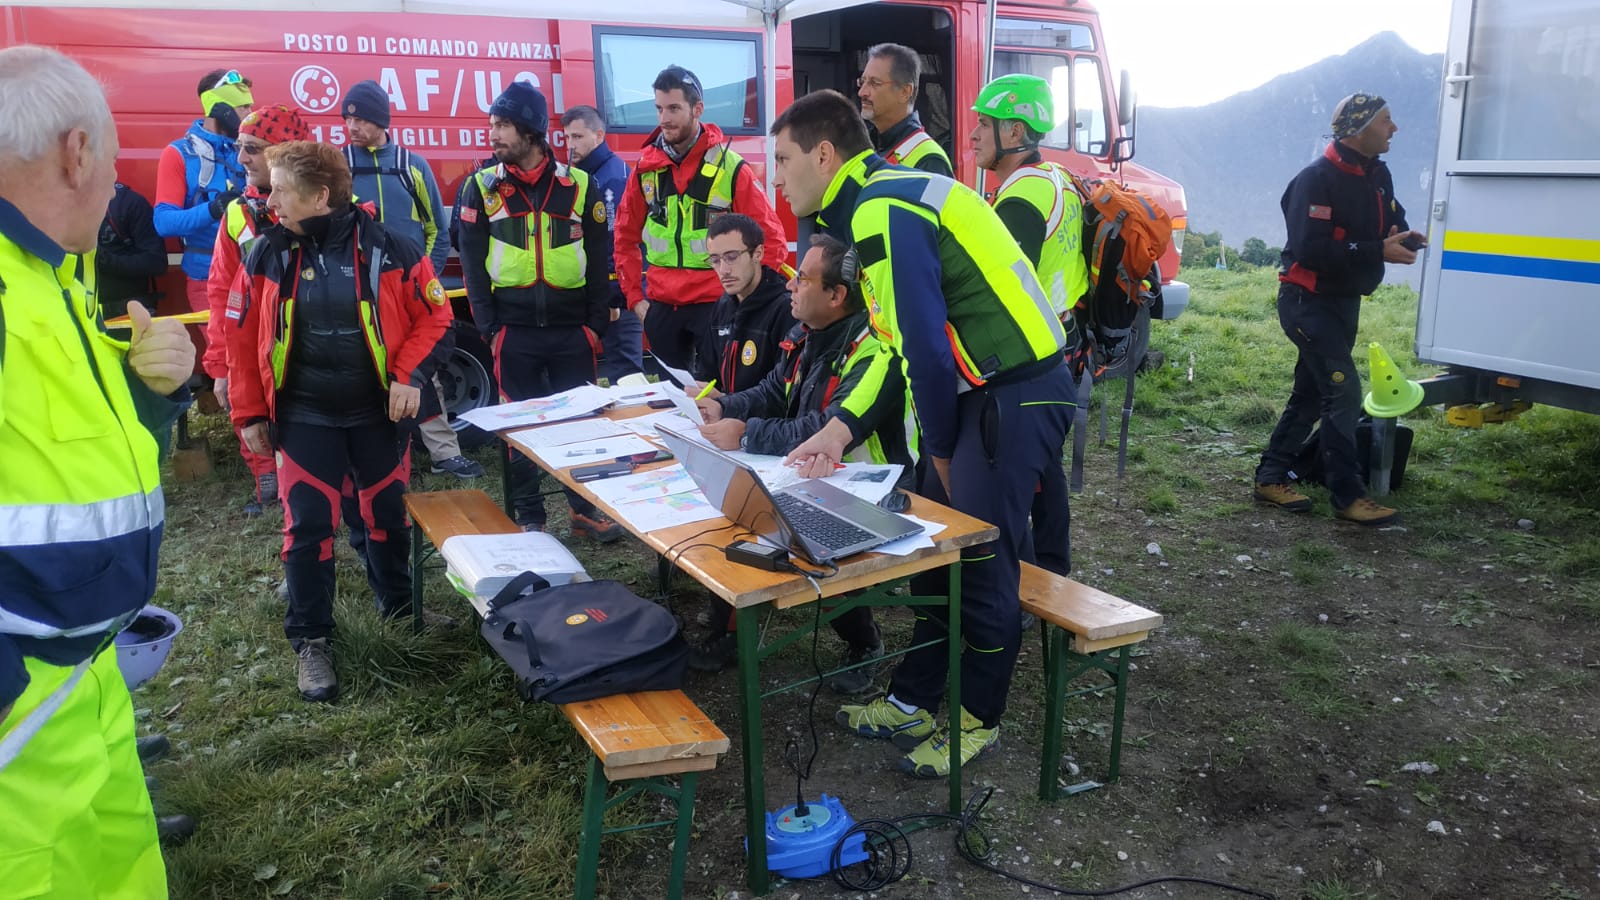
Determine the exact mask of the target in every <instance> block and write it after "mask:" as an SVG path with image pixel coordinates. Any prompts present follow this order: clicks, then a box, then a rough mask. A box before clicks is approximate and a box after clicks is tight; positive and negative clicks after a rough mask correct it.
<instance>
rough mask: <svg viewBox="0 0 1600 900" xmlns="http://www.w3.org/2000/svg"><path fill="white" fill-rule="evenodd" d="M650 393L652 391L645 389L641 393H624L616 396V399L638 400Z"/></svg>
mask: <svg viewBox="0 0 1600 900" xmlns="http://www.w3.org/2000/svg"><path fill="white" fill-rule="evenodd" d="M652 393H654V391H645V392H644V393H642V394H624V395H622V396H621V397H618V398H617V399H618V400H640V399H643V398H645V397H648V396H650V395H651V394H652Z"/></svg>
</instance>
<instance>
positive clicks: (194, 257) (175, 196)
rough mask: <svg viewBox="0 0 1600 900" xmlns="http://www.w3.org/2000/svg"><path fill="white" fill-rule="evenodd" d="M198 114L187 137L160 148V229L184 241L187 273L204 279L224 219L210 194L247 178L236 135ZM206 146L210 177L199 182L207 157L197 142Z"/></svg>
mask: <svg viewBox="0 0 1600 900" xmlns="http://www.w3.org/2000/svg"><path fill="white" fill-rule="evenodd" d="M202 123H203V120H201V119H196V120H194V124H192V125H190V126H189V130H188V131H187V132H185V133H184V135H183V137H181V138H178V139H177V140H175V141H173V142H172V143H171V144H169V145H167V148H166V149H165V150H163V151H162V153H161V158H162V159H161V167H160V169H159V170H158V171H157V173H156V209H155V223H156V233H157V234H159V235H161V236H162V237H164V238H178V239H179V240H181V241H183V274H185V275H187V276H189V277H190V278H193V279H195V280H196V281H205V280H206V279H207V278H209V277H210V276H211V249H212V247H213V246H215V245H216V243H217V224H218V222H220V221H221V220H220V219H218V218H215V217H213V216H212V215H211V208H210V205H211V199H212V198H213V197H215V196H217V195H218V194H222V193H226V192H228V191H238V192H241V193H242V192H243V191H244V189H245V185H246V184H248V181H247V180H246V178H245V173H244V169H243V168H242V167H241V166H240V165H239V150H238V148H237V147H235V146H234V143H233V139H232V138H228V137H224V136H222V135H220V134H212V133H211V132H209V131H207V130H206V129H205V127H204V125H203V124H202ZM197 143H198V144H200V145H202V146H204V147H206V148H208V149H209V150H210V152H211V155H212V164H211V166H210V168H211V177H210V178H209V179H208V180H207V181H206V183H205V184H201V183H200V175H201V170H202V168H204V165H203V164H204V160H202V159H201V158H200V155H199V153H198V152H197V150H196V144H197ZM174 158H176V159H178V160H180V161H181V163H182V167H183V181H184V183H183V190H182V193H181V197H182V199H181V200H180V199H179V197H180V193H179V191H178V186H177V185H176V184H175V183H169V182H171V181H173V180H174V179H176V178H177V166H178V163H177V162H173V161H172V160H173V159H174Z"/></svg>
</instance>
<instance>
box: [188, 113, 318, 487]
mask: <svg viewBox="0 0 1600 900" xmlns="http://www.w3.org/2000/svg"><path fill="white" fill-rule="evenodd" d="M309 140H311V132H310V130H308V129H307V128H306V123H305V121H304V120H302V119H301V118H300V113H298V112H296V111H295V110H293V109H291V108H289V107H288V106H286V105H284V104H282V103H279V104H275V105H269V106H263V107H261V108H260V109H257V110H255V111H254V112H252V113H250V114H249V115H247V116H245V118H244V121H243V122H242V123H241V124H240V125H239V139H238V149H239V164H240V165H241V166H242V167H243V168H244V171H245V179H246V182H247V183H246V184H245V186H244V193H243V194H242V195H240V196H239V197H236V198H235V199H234V200H233V201H232V202H231V203H229V204H228V206H227V208H226V209H224V210H223V212H222V223H221V226H220V227H219V228H218V229H217V241H216V244H215V245H214V246H213V247H212V252H211V269H210V273H209V275H208V277H207V283H206V299H207V303H208V306H209V308H210V310H211V320H210V321H209V322H207V323H206V349H205V355H204V356H203V357H202V358H201V360H200V365H201V367H202V368H203V369H204V370H205V373H206V374H207V375H209V376H210V377H211V379H212V381H213V384H214V385H215V387H214V390H215V391H216V394H217V400H218V401H219V402H221V403H222V404H223V405H224V406H226V404H227V402H228V342H227V337H226V333H225V332H224V331H223V323H224V322H225V321H226V318H225V317H224V315H223V313H224V312H225V311H226V310H227V308H228V292H229V291H231V290H232V289H233V279H234V276H235V275H237V274H239V261H240V260H241V259H243V258H244V254H245V251H247V250H248V249H249V248H250V245H251V244H254V243H255V241H256V239H257V238H259V237H260V236H261V233H262V232H264V231H266V230H267V229H268V228H269V227H271V226H272V225H273V223H275V222H277V221H278V219H277V217H276V216H274V215H273V214H272V213H271V212H269V211H268V210H267V195H268V194H269V193H271V191H272V172H271V170H270V169H268V168H267V157H266V149H267V148H268V147H270V146H272V145H274V144H284V143H288V142H289V141H309ZM234 433H235V434H236V435H239V429H237V428H235V429H234ZM239 455H240V456H241V457H243V458H244V464H245V465H246V466H247V467H249V469H250V474H251V475H253V476H254V477H255V490H254V492H253V493H252V494H251V495H250V497H249V498H248V499H246V500H245V502H244V514H245V515H246V516H250V517H255V516H259V515H261V513H262V512H263V511H264V510H265V509H266V508H267V507H270V506H271V505H272V504H275V503H277V502H278V468H277V464H276V463H275V462H274V460H273V458H272V454H270V453H256V452H254V451H252V450H251V449H250V448H249V447H248V446H246V445H245V443H244V437H243V436H242V435H239Z"/></svg>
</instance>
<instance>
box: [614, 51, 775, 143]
mask: <svg viewBox="0 0 1600 900" xmlns="http://www.w3.org/2000/svg"><path fill="white" fill-rule="evenodd" d="M757 53H758V38H757V36H756V35H754V34H708V33H706V32H704V31H696V32H676V33H674V32H668V31H664V30H659V29H634V28H615V29H611V28H599V27H597V28H596V29H595V54H594V68H595V87H596V93H597V94H598V95H599V98H600V106H601V109H600V112H601V115H603V116H605V120H606V123H607V130H608V131H613V132H622V133H640V134H642V133H648V132H650V131H652V130H654V129H655V127H656V95H655V91H654V90H652V89H651V87H650V85H651V83H652V82H654V81H655V79H656V74H657V73H658V72H660V71H661V70H662V69H665V68H666V67H667V66H670V65H673V64H677V65H680V66H684V67H685V68H688V69H689V70H691V71H693V72H694V74H695V75H696V76H697V77H698V78H699V79H700V83H701V85H703V86H704V87H705V104H706V109H705V115H704V116H703V117H702V118H703V120H704V121H707V122H715V123H717V126H718V127H720V128H721V129H722V130H723V132H725V133H727V134H730V135H733V134H760V133H761V84H760V81H759V73H760V66H759V60H758V59H757Z"/></svg>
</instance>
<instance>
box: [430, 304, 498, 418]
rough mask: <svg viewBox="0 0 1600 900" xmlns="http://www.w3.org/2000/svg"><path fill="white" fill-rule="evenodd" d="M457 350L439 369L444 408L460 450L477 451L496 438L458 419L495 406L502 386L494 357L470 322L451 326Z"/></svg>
mask: <svg viewBox="0 0 1600 900" xmlns="http://www.w3.org/2000/svg"><path fill="white" fill-rule="evenodd" d="M451 329H452V331H453V332H454V334H455V338H456V342H455V349H454V350H452V351H451V352H450V356H449V358H447V359H446V360H445V361H444V365H442V366H440V367H439V384H440V385H441V386H443V388H444V408H445V412H446V413H447V414H448V415H449V417H450V427H451V428H453V429H455V432H456V440H458V441H460V443H461V449H463V450H474V449H477V448H478V447H482V446H483V445H485V444H488V443H491V442H493V441H494V439H495V438H494V435H493V434H491V433H489V432H487V431H484V430H482V429H481V428H476V427H474V426H472V425H469V424H467V423H466V422H465V421H463V420H461V419H460V418H459V417H460V415H461V414H462V413H464V412H467V411H468V410H473V409H477V408H479V407H482V406H493V405H494V404H495V403H498V402H499V399H500V385H499V384H498V383H497V382H496V381H495V377H494V356H493V354H491V353H490V352H489V345H488V344H487V343H485V342H484V340H483V338H482V337H481V336H480V335H479V334H478V329H477V328H474V327H473V325H472V323H471V322H463V321H457V322H456V323H455V325H453V326H451Z"/></svg>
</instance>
